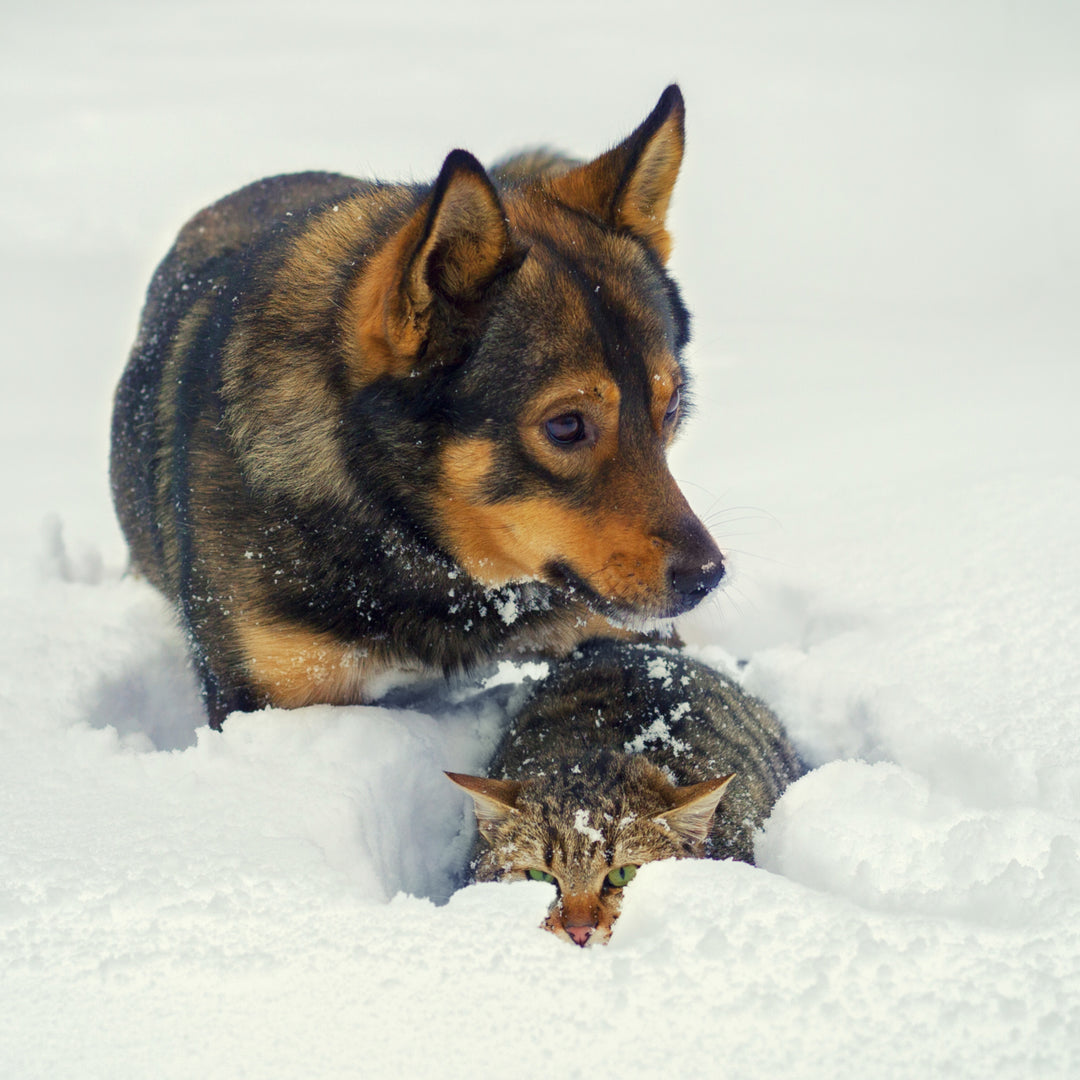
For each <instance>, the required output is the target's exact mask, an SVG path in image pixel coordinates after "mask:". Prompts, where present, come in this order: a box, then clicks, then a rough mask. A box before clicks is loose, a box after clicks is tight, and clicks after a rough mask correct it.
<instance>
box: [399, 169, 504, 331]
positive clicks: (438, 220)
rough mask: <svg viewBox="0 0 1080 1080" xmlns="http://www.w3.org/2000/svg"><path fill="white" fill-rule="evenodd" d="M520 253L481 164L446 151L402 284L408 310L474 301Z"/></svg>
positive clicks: (420, 309)
mask: <svg viewBox="0 0 1080 1080" xmlns="http://www.w3.org/2000/svg"><path fill="white" fill-rule="evenodd" d="M520 254H521V253H520V252H518V251H517V250H516V249H515V246H514V244H513V241H512V239H511V237H510V224H509V222H508V221H507V220H506V211H505V210H503V206H502V203H501V202H500V201H499V196H498V194H497V192H496V191H495V188H494V186H493V185H492V183H491V180H490V179H489V178H488V175H487V173H486V172H485V171H484V167H483V165H481V164H480V162H479V161H477V160H476V158H474V157H473V156H472V154H470V153H469V152H468V151H466V150H452V151H451V152H450V153H449V154H448V155H447V158H446V160H445V161H444V162H443V167H442V170H441V171H440V173H439V178H438V180H436V181H435V187H434V189H433V190H432V193H431V197H430V199H429V200H428V204H427V207H426V214H425V221H424V228H423V231H422V233H421V236H420V241H419V243H418V245H417V247H416V250H415V252H414V253H413V256H412V260H411V263H410V266H409V269H408V273H407V275H406V278H405V281H404V282H403V284H404V287H405V290H406V292H407V294H408V297H409V301H410V303H411V305H412V307H413V309H414V310H416V311H418V312H421V311H425V310H427V308H428V307H429V306H430V305H431V304H432V303H433V302H434V300H435V297H436V296H439V297H442V298H443V299H444V300H447V301H449V302H450V303H451V304H455V305H462V304H467V303H470V302H473V301H476V300H479V299H480V298H481V297H482V296H483V294H484V292H485V291H486V290H487V289H488V287H489V286H490V285H491V283H492V282H493V281H494V280H495V279H496V278H497V277H500V276H501V275H502V274H504V273H505V272H506V271H507V270H509V269H510V268H511V267H512V266H515V265H520V262H521V258H520Z"/></svg>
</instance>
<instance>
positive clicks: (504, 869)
mask: <svg viewBox="0 0 1080 1080" xmlns="http://www.w3.org/2000/svg"><path fill="white" fill-rule="evenodd" d="M575 769H577V770H578V771H576V772H575V771H573V770H575ZM447 775H448V776H449V777H450V779H451V780H453V781H454V783H456V784H457V785H458V786H459V787H462V788H464V789H465V790H466V791H467V792H468V793H469V794H470V795H471V796H472V798H473V804H474V807H475V809H476V817H477V822H478V824H479V827H480V835H481V837H482V838H483V840H484V842H485V850H484V851H483V853H482V854H481V856H480V858H479V860H478V862H477V864H476V867H475V869H476V878H477V880H478V881H520V880H525V879H529V878H531V879H533V880H537V881H548V882H550V883H551V884H553V885H554V886H555V889H556V894H555V900H554V902H553V903H552V905H551V908H550V909H549V911H548V915H547V918H546V919H545V920H544V922H543V923H542V924H541V925H542V926H543V927H544V929H546V930H550V931H551V932H552V933H554V934H557V935H558V936H559V937H561V938H563V939H564V940H566V941H571V942H573V943H574V944H576V945H580V946H582V947H585V946H588V945H596V944H606V943H607V941H608V940H609V939H610V937H611V930H612V927H613V925H614V923H615V920H616V919H617V918H618V916H619V911H620V908H621V906H622V896H623V889H624V887H625V886H626V885H627V884H628V883H629V882H630V881H631V880H632V878H633V877H634V874H635V873H636V872H637V869H638V867H639V866H641V865H643V864H644V863H647V862H654V861H656V860H658V859H682V858H693V857H697V856H700V855H701V852H702V848H703V845H704V842H705V838H706V836H707V835H708V833H709V828H710V826H711V824H712V819H713V814H714V812H715V810H716V804H717V802H718V801H719V799H720V796H721V795H722V794H723V791H724V789H725V788H726V787H727V785H728V783H729V782H730V780H731V777H730V776H725V777H720V778H719V779H716V780H707V781H705V782H704V783H702V784H694V785H692V786H690V787H683V788H677V787H675V786H673V785H672V784H671V783H670V782H669V781H668V780H667V778H666V777H665V776H664V774H663V773H662V772H661V771H660V770H659V769H657V768H656V767H655V766H653V765H651V764H650V763H649V762H648V761H646V760H645V759H644V758H642V757H638V756H632V755H627V754H618V755H616V754H611V753H610V752H608V753H606V754H605V755H602V756H601V757H600V758H599V759H598V760H591V761H587V762H586V763H585V764H584V765H581V764H577V765H575V764H572V763H569V762H567V763H564V767H563V766H560V767H559V768H557V769H550V767H549V774H548V775H538V776H535V777H530V778H528V779H525V780H491V779H484V778H481V777H475V776H462V775H460V774H457V773H447Z"/></svg>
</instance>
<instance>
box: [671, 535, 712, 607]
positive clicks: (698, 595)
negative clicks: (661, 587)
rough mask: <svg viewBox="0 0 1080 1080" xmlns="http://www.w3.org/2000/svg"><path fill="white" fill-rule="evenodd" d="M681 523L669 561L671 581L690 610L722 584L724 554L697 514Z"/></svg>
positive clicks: (672, 586) (676, 592) (677, 593)
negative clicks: (676, 543) (676, 541)
mask: <svg viewBox="0 0 1080 1080" xmlns="http://www.w3.org/2000/svg"><path fill="white" fill-rule="evenodd" d="M680 525H681V527H680V529H679V542H678V545H677V547H676V549H675V551H674V553H673V555H672V559H671V562H670V563H669V564H668V580H669V581H670V582H671V590H672V592H674V593H675V594H676V595H677V596H678V597H680V598H681V600H682V601H683V604H684V605H685V608H684V609H685V610H689V609H690V608H692V607H693V606H694V605H695V604H697V603H698V601H700V600H703V599H704V598H705V596H706V595H708V594H709V593H710V592H712V590H713V589H715V588H716V586H717V585H718V584H719V583H720V579H721V578H722V577H723V576H724V556H723V555H722V554H721V553H720V549H719V548H718V547H717V546H716V543H715V542H714V541H713V538H712V537H711V536H710V535H709V534H708V532H706V530H705V526H704V525H702V524H701V522H700V521H698V519H697V518H696V517H695V518H690V519H685V520H684V521H683V522H681V523H680Z"/></svg>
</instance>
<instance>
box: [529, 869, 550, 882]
mask: <svg viewBox="0 0 1080 1080" xmlns="http://www.w3.org/2000/svg"><path fill="white" fill-rule="evenodd" d="M527 873H528V875H529V880H530V881H546V882H547V883H548V884H549V885H554V884H555V878H554V877H552V875H551V874H549V873H548V872H547V871H546V870H529V871H527Z"/></svg>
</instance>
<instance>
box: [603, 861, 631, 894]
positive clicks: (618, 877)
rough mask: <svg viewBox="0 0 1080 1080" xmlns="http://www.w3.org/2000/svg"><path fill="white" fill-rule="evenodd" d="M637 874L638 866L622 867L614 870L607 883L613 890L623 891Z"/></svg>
mask: <svg viewBox="0 0 1080 1080" xmlns="http://www.w3.org/2000/svg"><path fill="white" fill-rule="evenodd" d="M636 873H637V867H636V866H620V867H619V868H618V870H612V871H611V873H610V874H608V876H607V883H608V884H609V885H610V886H611V887H612V888H613V889H621V888H622V887H623V886H624V885H625V884H626V883H627V882H629V881H630V880H632V878H633V876H634V875H635V874H636Z"/></svg>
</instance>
